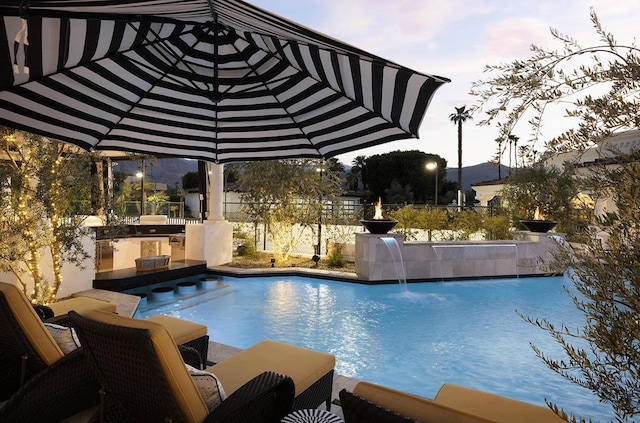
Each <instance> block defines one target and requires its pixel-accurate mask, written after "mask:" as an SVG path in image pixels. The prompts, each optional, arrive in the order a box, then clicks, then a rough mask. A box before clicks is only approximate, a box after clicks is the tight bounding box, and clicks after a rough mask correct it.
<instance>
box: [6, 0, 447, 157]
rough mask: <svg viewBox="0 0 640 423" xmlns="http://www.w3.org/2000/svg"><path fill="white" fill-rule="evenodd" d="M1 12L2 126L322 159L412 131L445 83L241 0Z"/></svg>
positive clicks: (118, 145)
mask: <svg viewBox="0 0 640 423" xmlns="http://www.w3.org/2000/svg"><path fill="white" fill-rule="evenodd" d="M2 4H3V5H2V6H0V15H1V19H0V125H4V126H9V127H13V128H16V129H21V130H25V131H28V132H32V133H36V134H40V135H44V136H46V137H49V138H53V139H58V140H63V141H68V142H71V143H73V144H76V145H78V146H80V147H83V148H85V149H94V150H117V151H130V152H139V153H149V154H154V155H160V156H163V155H167V156H180V157H187V158H197V159H201V160H206V161H211V162H218V163H224V162H231V161H241V160H261V159H277V158H292V157H331V156H335V155H337V154H340V153H344V152H347V151H353V150H358V149H361V148H364V147H369V146H373V145H377V144H381V143H385V142H389V141H393V140H398V139H403V138H410V137H417V135H418V127H419V126H420V123H421V121H422V119H423V116H424V114H425V112H426V109H427V107H428V105H429V102H430V100H431V97H432V95H433V93H434V92H435V91H436V89H437V88H438V87H440V86H441V85H442V84H443V83H445V82H449V80H448V79H447V78H443V77H438V76H433V75H425V74H421V73H418V72H415V71H412V70H410V69H407V68H405V67H402V66H399V65H397V64H395V63H392V62H389V61H387V60H384V59H382V58H380V57H376V56H374V55H372V54H369V53H367V52H365V51H362V50H360V49H358V48H355V47H353V46H350V45H347V44H345V43H342V42H340V41H337V40H335V39H332V38H330V37H328V36H326V35H323V34H320V33H318V32H315V31H313V30H311V29H308V28H305V27H303V26H301V25H299V24H297V23H294V22H292V21H289V20H287V19H284V18H282V17H279V16H277V15H274V14H272V13H270V12H267V11H265V10H263V9H260V8H258V7H255V6H252V5H250V4H247V3H245V2H242V1H240V0H129V1H117V0H74V1H70V0H67V1H64V0H40V1H38V0H33V1H31V2H29V1H24V0H22V1H18V0H13V1H8V2H7V1H5V2H3V3H2Z"/></svg>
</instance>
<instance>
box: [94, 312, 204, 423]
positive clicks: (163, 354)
mask: <svg viewBox="0 0 640 423" xmlns="http://www.w3.org/2000/svg"><path fill="white" fill-rule="evenodd" d="M86 316H87V317H88V318H90V319H94V320H97V321H99V322H103V323H108V324H112V325H117V326H124V327H129V328H142V329H147V330H149V332H150V333H151V341H152V342H153V346H154V348H155V350H156V353H157V354H158V359H159V361H160V367H161V368H162V371H163V372H164V374H165V377H166V379H167V382H168V384H169V388H170V389H171V393H172V394H173V397H174V398H175V401H176V404H177V405H178V407H179V408H180V411H181V412H182V414H183V415H184V418H185V420H186V421H187V422H202V421H203V420H204V419H205V417H206V416H207V414H208V412H207V405H206V404H205V402H204V399H202V397H201V396H200V393H199V392H198V389H197V388H196V385H195V383H194V382H193V380H192V379H191V376H190V375H189V372H188V371H187V368H186V367H185V365H184V361H183V360H182V356H181V355H180V352H179V351H178V347H177V346H176V342H175V341H174V340H173V338H172V337H171V335H170V334H169V332H168V331H167V329H165V327H164V326H162V325H160V324H158V323H155V322H151V321H149V320H148V319H147V320H141V319H133V318H130V317H124V316H120V315H117V314H113V313H106V312H103V311H100V310H96V311H92V312H89V313H88V314H86Z"/></svg>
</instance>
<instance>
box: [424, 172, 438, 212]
mask: <svg viewBox="0 0 640 423" xmlns="http://www.w3.org/2000/svg"><path fill="white" fill-rule="evenodd" d="M425 167H426V168H427V170H433V171H435V176H436V189H435V195H434V197H435V198H434V202H433V205H434V206H437V205H438V162H429V163H427V165H426V166H425Z"/></svg>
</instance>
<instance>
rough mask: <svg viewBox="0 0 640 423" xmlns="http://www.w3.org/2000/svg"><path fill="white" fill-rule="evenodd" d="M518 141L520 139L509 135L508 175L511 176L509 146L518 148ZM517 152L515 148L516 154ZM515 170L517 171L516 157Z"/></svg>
mask: <svg viewBox="0 0 640 423" xmlns="http://www.w3.org/2000/svg"><path fill="white" fill-rule="evenodd" d="M519 139H520V137H517V136H515V135H512V134H511V135H509V175H511V144H513V145H514V147H517V146H518V140H519ZM517 151H518V149H517V148H516V152H517ZM516 169H518V158H517V157H516Z"/></svg>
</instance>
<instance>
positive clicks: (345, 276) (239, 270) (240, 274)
mask: <svg viewBox="0 0 640 423" xmlns="http://www.w3.org/2000/svg"><path fill="white" fill-rule="evenodd" d="M207 273H211V274H214V275H220V276H232V277H237V278H254V277H269V276H303V277H309V278H316V279H330V280H338V281H341V282H352V283H358V284H363V285H389V284H396V283H398V279H385V280H374V281H371V280H366V279H360V278H358V275H357V274H355V273H353V272H341V271H337V270H325V269H313V268H303V267H290V268H284V267H269V268H260V267H246V268H245V267H233V266H225V265H220V266H208V267H207ZM558 275H560V273H548V274H544V275H540V274H535V273H534V274H518V275H492V276H463V277H452V278H439V277H438V278H424V279H407V283H423V282H449V281H470V280H487V279H512V278H535V277H545V276H558Z"/></svg>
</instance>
